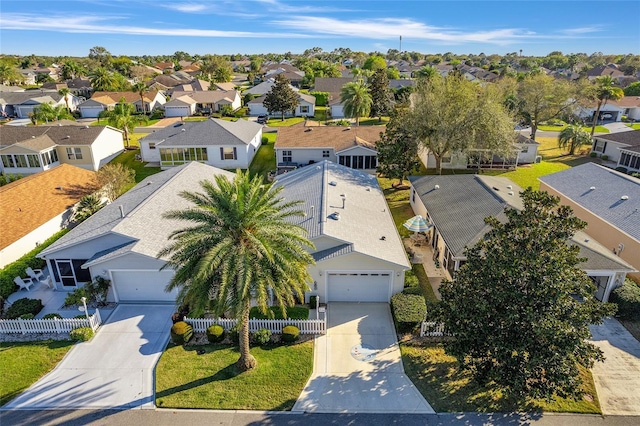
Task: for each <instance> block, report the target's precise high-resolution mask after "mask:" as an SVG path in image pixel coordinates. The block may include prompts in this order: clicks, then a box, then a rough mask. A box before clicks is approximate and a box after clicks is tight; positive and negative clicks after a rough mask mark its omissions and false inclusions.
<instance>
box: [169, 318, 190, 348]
mask: <svg viewBox="0 0 640 426" xmlns="http://www.w3.org/2000/svg"><path fill="white" fill-rule="evenodd" d="M192 337H193V327H191V324H188V323H186V322H184V321H179V322H177V323H175V324H173V325H172V326H171V340H173V343H175V344H176V345H184V344H185V343H188V342H189V340H191V338H192Z"/></svg>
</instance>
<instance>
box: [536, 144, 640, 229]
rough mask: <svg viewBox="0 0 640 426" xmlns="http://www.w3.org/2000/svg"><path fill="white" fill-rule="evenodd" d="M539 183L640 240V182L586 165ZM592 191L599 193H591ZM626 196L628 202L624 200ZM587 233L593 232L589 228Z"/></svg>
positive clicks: (551, 175) (602, 168)
mask: <svg viewBox="0 0 640 426" xmlns="http://www.w3.org/2000/svg"><path fill="white" fill-rule="evenodd" d="M628 133H631V132H628ZM538 179H539V180H540V181H541V182H544V183H545V184H547V185H549V186H550V187H552V188H553V189H555V190H556V191H558V192H560V193H561V194H562V195H563V196H565V197H567V198H568V199H570V200H572V201H573V202H575V203H577V204H578V205H580V206H581V207H583V208H585V209H586V210H589V211H590V212H592V213H593V214H595V215H597V216H599V217H600V218H602V219H603V220H605V221H607V222H608V223H610V224H612V225H613V226H615V227H616V228H618V229H620V230H621V231H623V232H625V233H627V234H629V235H630V236H632V237H633V238H635V239H636V240H640V179H637V178H634V177H631V176H629V175H626V174H624V173H620V172H616V171H615V170H611V169H607V168H606V167H602V166H599V165H597V164H594V163H586V164H582V165H580V166H577V167H572V168H570V169H567V170H563V171H561V172H557V173H553V174H550V175H546V176H542V177H539V178H538ZM591 187H595V189H593V190H591V189H590V188H591ZM624 195H626V196H627V197H628V199H626V200H622V199H621V197H622V196H624ZM586 232H589V228H588V227H587V229H586Z"/></svg>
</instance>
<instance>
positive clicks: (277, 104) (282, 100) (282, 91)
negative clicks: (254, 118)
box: [262, 74, 300, 121]
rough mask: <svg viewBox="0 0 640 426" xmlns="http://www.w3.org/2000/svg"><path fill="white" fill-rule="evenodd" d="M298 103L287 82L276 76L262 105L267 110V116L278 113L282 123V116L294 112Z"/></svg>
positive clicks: (280, 75)
mask: <svg viewBox="0 0 640 426" xmlns="http://www.w3.org/2000/svg"><path fill="white" fill-rule="evenodd" d="M299 103H300V100H299V99H298V94H297V93H296V91H295V90H293V88H292V87H291V85H290V84H289V80H288V79H287V78H286V77H285V76H284V75H282V74H278V75H277V76H276V81H275V84H274V85H273V87H271V90H270V91H269V93H267V94H266V95H265V97H264V101H263V102H262V105H264V107H265V108H266V109H267V111H268V112H269V114H273V113H274V112H279V113H280V114H281V117H282V121H284V115H285V114H286V113H287V112H288V111H295V109H296V107H297V106H298V104H299Z"/></svg>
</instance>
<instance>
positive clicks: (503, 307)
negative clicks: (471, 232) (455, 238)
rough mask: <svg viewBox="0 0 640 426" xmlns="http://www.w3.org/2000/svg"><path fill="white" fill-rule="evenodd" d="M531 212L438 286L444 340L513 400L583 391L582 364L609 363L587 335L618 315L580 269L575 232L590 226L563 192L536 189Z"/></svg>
mask: <svg viewBox="0 0 640 426" xmlns="http://www.w3.org/2000/svg"><path fill="white" fill-rule="evenodd" d="M521 196H522V200H523V205H524V208H523V210H515V209H508V210H506V211H505V213H506V219H507V220H506V221H500V220H498V219H497V218H494V217H490V218H487V219H485V221H486V223H487V224H488V225H490V226H491V228H492V229H491V231H489V233H488V234H487V235H486V236H485V238H483V239H481V240H480V241H479V242H478V243H477V244H476V245H475V246H473V247H471V248H469V249H468V250H467V251H466V257H467V261H466V263H465V264H464V265H463V266H462V267H461V268H460V270H459V271H458V274H457V277H456V280H455V281H454V282H445V283H443V284H442V285H441V286H440V294H441V295H442V302H441V303H440V305H439V308H441V312H440V314H441V315H442V319H443V320H444V322H445V323H446V325H447V327H448V328H449V330H450V331H451V332H452V333H453V334H454V335H455V339H454V340H453V341H451V342H448V344H447V345H446V348H447V351H448V352H450V353H451V354H453V355H455V356H456V357H457V358H458V360H459V361H460V362H461V363H462V365H463V367H465V368H466V369H468V370H469V371H470V373H471V374H472V375H473V377H474V378H475V380H477V381H478V382H479V383H480V384H482V385H487V384H489V383H492V382H493V383H495V384H497V385H498V386H499V387H501V388H503V389H504V391H505V392H506V393H507V394H508V396H509V397H512V398H515V399H524V398H528V397H530V398H547V399H551V398H552V397H553V396H555V395H557V396H560V397H580V396H581V392H582V391H581V386H580V384H581V379H580V375H579V371H578V366H583V367H585V368H590V367H591V366H592V365H593V363H594V361H595V360H598V361H601V360H603V356H602V352H601V351H600V349H598V347H597V346H595V345H594V344H592V343H590V342H589V341H588V339H589V337H590V336H591V334H590V331H589V325H590V324H599V323H601V322H602V320H603V318H604V317H606V316H608V315H611V314H612V313H613V312H614V308H613V306H612V305H611V304H607V303H601V302H599V301H598V300H596V299H595V297H594V294H595V290H596V288H595V285H594V284H593V282H592V281H591V280H590V279H589V277H587V275H586V273H585V272H584V271H582V270H581V269H580V268H579V264H580V262H581V261H582V259H581V258H580V257H579V251H580V250H579V248H578V246H577V245H575V244H572V243H570V242H569V241H568V239H569V238H570V237H571V236H572V235H574V234H575V233H576V232H577V231H579V230H581V229H583V228H584V227H585V225H586V223H585V222H583V221H582V220H580V219H578V218H576V217H575V216H574V215H573V212H572V210H571V208H570V207H567V206H558V201H559V198H558V197H554V196H552V195H549V194H547V193H546V192H537V191H533V190H532V189H531V188H528V189H527V190H525V191H524V192H523V193H521Z"/></svg>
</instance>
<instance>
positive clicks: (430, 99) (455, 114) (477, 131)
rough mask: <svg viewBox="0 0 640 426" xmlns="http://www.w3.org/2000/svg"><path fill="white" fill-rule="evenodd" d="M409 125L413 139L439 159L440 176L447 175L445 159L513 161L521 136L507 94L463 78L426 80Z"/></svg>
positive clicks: (414, 98)
mask: <svg viewBox="0 0 640 426" xmlns="http://www.w3.org/2000/svg"><path fill="white" fill-rule="evenodd" d="M407 120H408V121H409V126H410V128H411V131H412V132H413V134H415V135H416V137H417V138H418V139H419V141H420V142H421V143H422V144H423V145H424V147H425V148H426V149H428V151H429V153H430V154H432V155H433V157H434V158H435V160H436V170H437V172H438V173H441V172H442V159H443V158H444V157H445V156H449V155H453V154H456V155H460V154H461V155H472V154H473V156H475V157H477V158H479V159H482V158H485V157H488V156H491V155H493V154H497V155H503V156H508V155H509V154H510V151H511V149H512V147H513V142H514V141H515V137H516V135H515V132H514V130H513V117H512V115H511V114H510V113H509V111H508V110H507V108H505V106H504V105H503V96H502V93H501V92H500V91H499V90H497V89H496V88H495V87H493V86H489V85H488V86H485V87H481V86H479V85H477V84H475V83H473V82H470V81H468V80H467V79H465V78H463V77H457V76H448V77H446V78H443V77H440V76H439V75H436V76H434V77H433V78H432V79H429V80H425V79H422V80H420V83H419V84H418V87H417V89H416V91H415V92H414V93H413V94H412V95H411V108H410V113H409V115H408V117H407Z"/></svg>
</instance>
